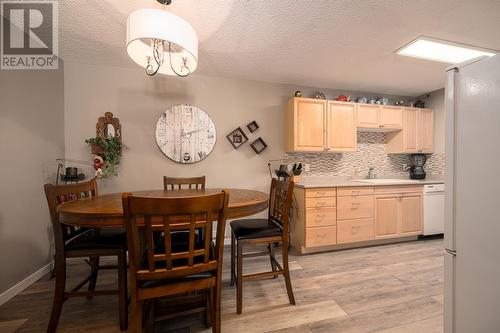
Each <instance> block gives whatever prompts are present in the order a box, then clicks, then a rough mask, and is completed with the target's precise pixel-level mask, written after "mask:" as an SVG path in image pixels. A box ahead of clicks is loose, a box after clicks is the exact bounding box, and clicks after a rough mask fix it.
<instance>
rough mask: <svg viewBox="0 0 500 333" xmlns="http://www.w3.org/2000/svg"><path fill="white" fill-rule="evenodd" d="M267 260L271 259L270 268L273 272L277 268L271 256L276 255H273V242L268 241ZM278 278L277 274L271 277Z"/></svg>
mask: <svg viewBox="0 0 500 333" xmlns="http://www.w3.org/2000/svg"><path fill="white" fill-rule="evenodd" d="M268 249H269V260H271V268H272V270H273V272H276V271H277V270H278V267H276V264H275V263H274V260H273V258H276V256H275V255H274V243H269V247H268ZM277 278H278V275H275V276H274V277H273V279H277Z"/></svg>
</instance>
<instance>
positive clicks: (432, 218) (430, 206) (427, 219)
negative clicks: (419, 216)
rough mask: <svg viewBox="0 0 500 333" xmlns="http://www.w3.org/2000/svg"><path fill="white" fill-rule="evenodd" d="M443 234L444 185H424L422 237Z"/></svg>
mask: <svg viewBox="0 0 500 333" xmlns="http://www.w3.org/2000/svg"><path fill="white" fill-rule="evenodd" d="M442 233H444V184H432V185H424V236H429V235H437V234H442Z"/></svg>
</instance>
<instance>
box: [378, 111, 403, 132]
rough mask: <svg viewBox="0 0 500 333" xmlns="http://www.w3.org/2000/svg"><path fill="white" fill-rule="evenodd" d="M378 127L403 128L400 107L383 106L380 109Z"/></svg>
mask: <svg viewBox="0 0 500 333" xmlns="http://www.w3.org/2000/svg"><path fill="white" fill-rule="evenodd" d="M380 127H382V128H395V129H401V128H403V112H402V110H401V107H400V106H391V105H384V106H382V107H381V108H380Z"/></svg>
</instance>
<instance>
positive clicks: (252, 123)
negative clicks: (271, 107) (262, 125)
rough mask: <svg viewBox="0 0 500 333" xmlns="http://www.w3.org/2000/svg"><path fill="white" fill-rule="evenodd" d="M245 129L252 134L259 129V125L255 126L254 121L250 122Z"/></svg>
mask: <svg viewBox="0 0 500 333" xmlns="http://www.w3.org/2000/svg"><path fill="white" fill-rule="evenodd" d="M247 128H248V130H249V131H250V133H253V132H255V131H256V130H258V129H259V125H258V124H257V122H256V121H255V120H254V121H252V122H251V123H250V124H248V125H247Z"/></svg>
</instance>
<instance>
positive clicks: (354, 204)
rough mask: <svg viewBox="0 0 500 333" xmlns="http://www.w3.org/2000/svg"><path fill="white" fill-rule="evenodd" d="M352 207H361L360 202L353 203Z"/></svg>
mask: <svg viewBox="0 0 500 333" xmlns="http://www.w3.org/2000/svg"><path fill="white" fill-rule="evenodd" d="M352 205H353V206H359V205H361V202H353V203H352Z"/></svg>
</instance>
